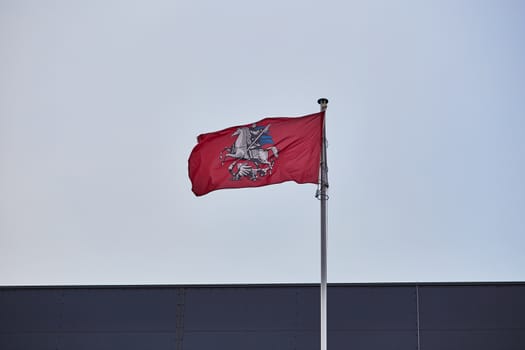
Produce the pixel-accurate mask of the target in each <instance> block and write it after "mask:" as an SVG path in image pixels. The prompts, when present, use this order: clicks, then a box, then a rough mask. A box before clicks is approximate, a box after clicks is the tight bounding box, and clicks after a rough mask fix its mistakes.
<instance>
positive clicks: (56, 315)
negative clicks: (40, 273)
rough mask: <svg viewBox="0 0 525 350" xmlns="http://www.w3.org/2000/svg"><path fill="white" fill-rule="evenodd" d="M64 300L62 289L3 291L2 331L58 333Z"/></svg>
mask: <svg viewBox="0 0 525 350" xmlns="http://www.w3.org/2000/svg"><path fill="white" fill-rule="evenodd" d="M62 301H63V290H61V289H5V290H0V331H2V332H6V331H22V330H24V331H33V332H35V331H56V330H58V329H60V324H61V309H62V308H61V305H62Z"/></svg>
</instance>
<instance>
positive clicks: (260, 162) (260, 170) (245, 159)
mask: <svg viewBox="0 0 525 350" xmlns="http://www.w3.org/2000/svg"><path fill="white" fill-rule="evenodd" d="M269 129H270V124H268V125H267V126H266V127H264V128H263V127H261V126H256V125H255V124H253V125H252V127H240V128H238V129H237V130H236V131H235V132H234V133H233V134H232V136H237V139H236V140H235V142H234V143H233V145H231V146H230V147H226V148H224V150H223V151H221V153H220V155H219V159H220V161H221V165H224V162H226V161H227V160H228V158H232V159H235V160H234V161H233V162H232V163H231V164H230V165H229V166H228V171H229V172H230V174H232V180H234V181H237V180H240V179H241V178H242V177H244V176H248V177H249V179H250V180H252V181H256V180H257V178H258V177H262V176H266V175H267V174H268V173H270V174H271V173H272V169H273V166H274V163H275V159H270V158H271V154H273V158H277V157H278V156H279V155H278V150H277V148H276V147H274V146H270V147H267V148H263V147H262V146H261V145H262V144H268V143H273V140H272V138H271V136H270V135H269V134H268V130H269ZM270 151H271V154H270Z"/></svg>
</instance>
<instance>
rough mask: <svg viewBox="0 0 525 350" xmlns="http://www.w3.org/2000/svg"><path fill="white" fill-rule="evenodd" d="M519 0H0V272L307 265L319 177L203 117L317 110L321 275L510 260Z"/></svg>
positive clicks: (523, 210) (475, 277) (379, 276)
mask: <svg viewBox="0 0 525 350" xmlns="http://www.w3.org/2000/svg"><path fill="white" fill-rule="evenodd" d="M524 37H525V3H524V2H522V1H511V0H503V1H502V0H498V1H495V0H494V1H458V0H450V1H443V0H436V1H390V0H384V1H375V0H373V1H368V0H367V1H316V2H314V1H305V0H293V1H282V0H279V1H277V0H265V1H246V0H225V1H215V0H204V1H168V0H166V1H163V0H148V1H117V0H104V1H102V0H100V1H69V0H68V1H66V0H54V1H41V0H34V1H29V0H28V1H24V0H16V1H15V0H0V284H1V285H28V284H30V285H34V284H37V285H39V284H142V283H148V284H149V283H159V284H164V283H169V284H179V283H206V284H207V283H275V282H318V281H319V203H318V201H317V200H316V199H315V198H314V194H315V189H316V188H315V187H316V186H315V185H297V184H295V183H285V184H281V185H275V186H268V187H261V188H255V189H253V188H252V189H245V190H222V191H217V192H212V193H210V194H208V195H206V196H204V197H201V198H196V197H195V196H194V195H193V194H192V192H191V190H190V189H191V184H190V182H189V179H188V176H187V159H188V156H189V154H190V152H191V149H192V148H193V146H194V145H195V143H196V136H197V135H198V134H200V133H203V132H210V131H214V130H218V129H223V128H226V127H229V126H234V125H238V124H246V123H251V122H254V121H257V120H259V119H262V118H263V117H268V116H300V115H305V114H310V113H314V112H317V111H318V110H319V106H318V105H317V103H316V101H317V99H318V98H319V97H327V98H328V99H329V100H330V103H329V105H328V110H327V136H328V139H329V148H328V160H329V169H330V172H329V179H330V200H329V204H328V215H329V230H328V235H329V246H328V248H329V253H328V254H329V255H328V264H329V266H328V280H329V282H387V281H389V282H395V281H515V280H520V281H523V280H525V254H524V252H523V250H524V247H525V181H524V179H525V138H524V135H525V63H524V62H525V45H524V44H523V38H524Z"/></svg>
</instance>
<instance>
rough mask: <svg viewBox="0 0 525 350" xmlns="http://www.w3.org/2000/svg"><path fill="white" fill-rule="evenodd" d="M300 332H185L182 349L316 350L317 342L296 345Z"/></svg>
mask: <svg viewBox="0 0 525 350" xmlns="http://www.w3.org/2000/svg"><path fill="white" fill-rule="evenodd" d="M300 337H302V334H296V333H293V332H265V331H256V332H246V331H242V332H216V333H214V332H205V333H195V332H192V333H190V334H185V336H184V346H183V348H184V350H203V349H228V350H247V349H249V350H268V349H272V350H294V349H304V350H318V349H319V342H317V343H315V344H311V346H307V347H299V346H297V341H296V339H297V338H300Z"/></svg>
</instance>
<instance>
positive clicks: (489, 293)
mask: <svg viewBox="0 0 525 350" xmlns="http://www.w3.org/2000/svg"><path fill="white" fill-rule="evenodd" d="M419 295H420V321H421V328H422V329H425V330H459V329H512V328H522V329H525V285H514V286H509V285H502V286H498V285H495V286H422V287H420V288H419Z"/></svg>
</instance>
